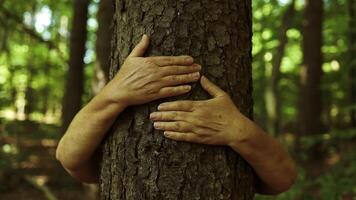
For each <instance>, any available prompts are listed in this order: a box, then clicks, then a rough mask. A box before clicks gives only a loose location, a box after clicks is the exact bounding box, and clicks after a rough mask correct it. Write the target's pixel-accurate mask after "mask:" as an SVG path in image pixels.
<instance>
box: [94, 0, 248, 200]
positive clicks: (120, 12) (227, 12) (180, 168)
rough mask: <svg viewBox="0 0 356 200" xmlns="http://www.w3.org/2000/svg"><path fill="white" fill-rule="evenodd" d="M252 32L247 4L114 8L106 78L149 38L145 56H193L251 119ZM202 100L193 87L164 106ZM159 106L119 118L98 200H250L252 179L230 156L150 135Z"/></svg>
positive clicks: (157, 1) (150, 2) (120, 2)
mask: <svg viewBox="0 0 356 200" xmlns="http://www.w3.org/2000/svg"><path fill="white" fill-rule="evenodd" d="M251 25H252V24H251V1H249V0H222V1H213V0H197V1H174V0H164V1H162V0H145V1H138V0H116V1H115V15H114V38H113V47H112V63H111V66H112V67H111V78H112V77H113V76H114V75H115V74H116V72H117V70H118V66H120V65H121V64H122V63H123V61H124V60H125V58H126V57H127V55H128V54H129V52H130V51H131V49H132V48H133V46H134V44H136V43H137V42H138V41H139V39H140V38H141V36H142V34H144V33H147V34H149V35H150V36H151V41H152V42H151V47H150V50H149V52H148V53H147V56H152V55H182V54H185V55H187V54H188V55H192V56H193V57H194V58H195V61H196V62H198V63H201V64H202V66H204V67H203V68H204V69H203V73H204V74H205V75H206V76H208V78H210V79H212V80H213V81H214V82H215V83H217V84H218V85H219V86H220V87H221V88H222V89H224V90H225V91H227V92H228V93H229V94H230V95H231V97H232V99H233V100H234V102H235V103H236V105H237V106H238V108H239V109H240V110H241V112H242V113H244V114H245V115H247V116H249V117H251V116H252V77H251V36H252V31H251ZM207 98H208V95H207V94H206V93H205V92H204V91H203V90H202V89H201V87H200V86H199V84H194V85H193V90H192V92H191V93H190V94H189V95H185V96H182V97H179V98H171V99H169V100H176V99H207ZM162 101H167V99H165V100H162ZM162 101H157V102H153V103H150V104H146V105H141V106H135V107H130V108H128V109H127V110H126V111H125V112H124V113H123V114H121V115H120V116H119V117H118V119H117V122H116V123H115V124H114V126H113V127H112V130H111V131H110V133H109V134H108V137H107V138H106V140H105V141H104V145H103V160H102V163H101V173H100V174H101V175H100V176H101V177H100V190H101V195H100V196H101V199H102V200H119V199H120V200H137V199H149V200H151V199H152V200H153V199H154V200H157V199H169V200H170V199H212V200H216V199H224V200H225V199H233V200H248V199H253V196H254V175H253V171H252V170H251V168H250V166H249V165H248V164H247V163H246V162H245V161H244V160H243V159H242V158H241V157H240V156H239V155H238V154H237V153H236V152H234V151H233V150H232V149H230V148H228V147H222V146H206V145H198V144H189V143H182V142H175V141H171V140H168V139H165V138H164V137H163V136H162V134H161V132H158V131H156V130H154V128H153V126H152V123H151V122H150V120H149V119H148V116H149V113H150V112H152V111H154V110H156V107H157V105H158V103H159V102H162ZM212 112H213V111H212Z"/></svg>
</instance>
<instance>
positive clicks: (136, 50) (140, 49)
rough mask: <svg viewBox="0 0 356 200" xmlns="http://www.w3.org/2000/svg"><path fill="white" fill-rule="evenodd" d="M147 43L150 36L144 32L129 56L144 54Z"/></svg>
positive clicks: (148, 43)
mask: <svg viewBox="0 0 356 200" xmlns="http://www.w3.org/2000/svg"><path fill="white" fill-rule="evenodd" d="M149 45H150V38H149V37H148V36H147V35H146V34H145V35H143V36H142V39H141V41H140V42H139V43H138V44H137V45H136V46H135V48H134V49H133V50H132V52H131V53H130V55H129V57H142V56H143V55H144V54H145V52H146V50H147V48H148V46H149Z"/></svg>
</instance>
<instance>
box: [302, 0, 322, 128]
mask: <svg viewBox="0 0 356 200" xmlns="http://www.w3.org/2000/svg"><path fill="white" fill-rule="evenodd" d="M322 20H323V1H322V0H307V1H306V7H305V12H304V21H303V55H304V63H303V65H302V69H301V88H300V93H301V96H300V107H299V110H300V113H299V114H300V116H299V130H300V133H301V134H311V133H312V134H318V133H321V131H322V123H321V111H322V101H321V88H320V83H321V77H322V62H323V58H322V52H321V47H322V40H323V37H322Z"/></svg>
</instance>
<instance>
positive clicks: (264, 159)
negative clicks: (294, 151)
mask: <svg viewBox="0 0 356 200" xmlns="http://www.w3.org/2000/svg"><path fill="white" fill-rule="evenodd" d="M243 118H244V119H243V121H244V127H243V129H242V130H241V131H244V132H245V133H244V134H243V135H245V137H244V138H238V139H236V140H235V141H234V142H232V143H231V145H230V146H231V147H232V148H233V149H234V150H235V151H237V152H238V153H239V154H240V155H241V156H242V157H243V158H244V159H245V160H246V161H247V162H248V163H249V164H250V165H251V166H252V168H253V169H254V170H255V172H256V174H257V175H258V177H259V179H260V180H261V181H260V183H259V184H258V185H257V190H258V192H259V193H263V194H278V193H281V192H284V191H286V190H287V189H288V188H289V187H290V186H291V185H292V184H293V183H294V181H295V179H296V169H295V166H294V162H293V161H292V159H291V158H290V156H289V154H288V152H287V151H286V150H285V149H284V147H283V146H282V145H281V144H280V143H279V142H278V141H277V140H276V139H274V138H273V137H271V136H269V135H268V134H266V133H264V131H263V130H262V129H260V128H259V127H258V126H257V125H256V124H255V123H254V122H252V121H251V120H249V119H247V118H245V117H243ZM240 123H241V121H240Z"/></svg>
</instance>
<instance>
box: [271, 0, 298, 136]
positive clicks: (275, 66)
mask: <svg viewBox="0 0 356 200" xmlns="http://www.w3.org/2000/svg"><path fill="white" fill-rule="evenodd" d="M294 16H295V0H292V2H291V4H290V6H289V7H288V8H287V10H286V12H285V13H284V15H283V19H282V24H281V29H280V30H281V31H280V33H279V38H278V41H279V45H278V47H277V50H276V52H275V54H274V55H275V56H274V58H273V61H272V75H271V77H270V80H269V81H268V83H267V86H266V94H265V99H266V100H265V101H266V111H267V116H268V118H267V119H268V122H267V130H268V132H269V133H271V134H275V135H276V134H278V132H279V130H280V100H279V80H280V68H281V64H282V59H283V56H284V51H285V47H286V45H287V43H288V37H287V31H288V30H289V29H290V27H291V26H292V22H293V19H294Z"/></svg>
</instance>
